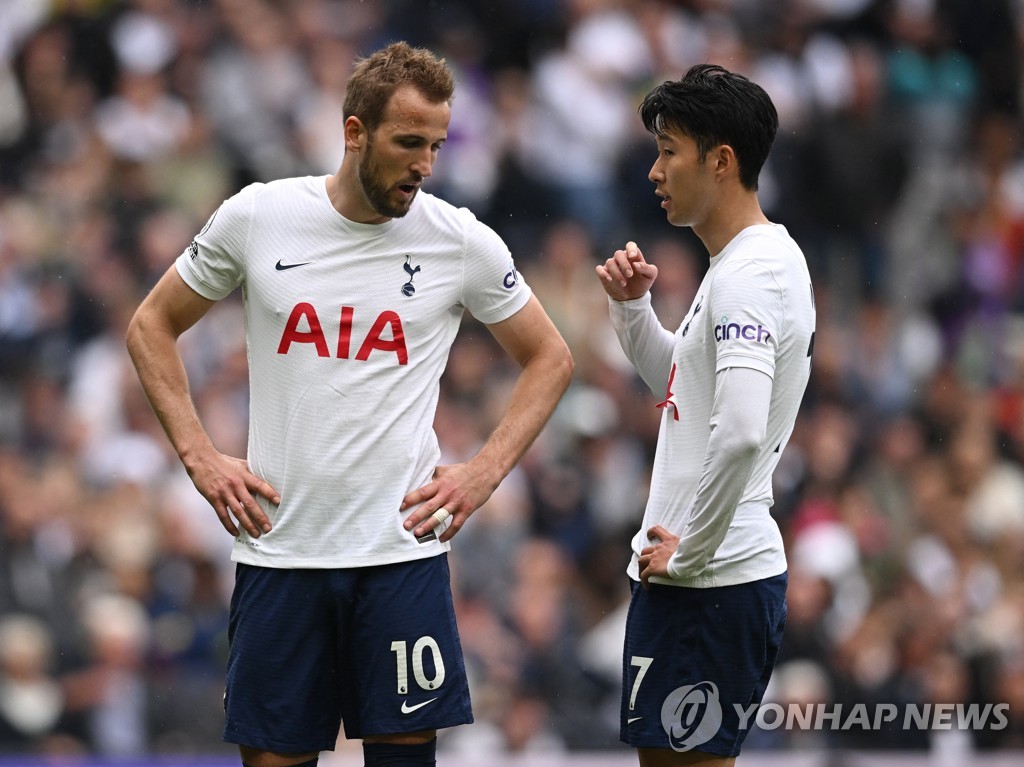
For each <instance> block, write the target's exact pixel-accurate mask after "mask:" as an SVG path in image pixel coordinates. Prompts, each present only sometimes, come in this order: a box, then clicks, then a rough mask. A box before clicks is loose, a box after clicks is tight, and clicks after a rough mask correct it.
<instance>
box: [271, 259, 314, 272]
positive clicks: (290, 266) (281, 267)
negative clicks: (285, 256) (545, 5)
mask: <svg viewBox="0 0 1024 767" xmlns="http://www.w3.org/2000/svg"><path fill="white" fill-rule="evenodd" d="M308 263H310V262H309V261H303V262H302V263H300V264H282V263H281V262H280V261H278V262H277V263H276V264H274V268H275V269H277V271H279V272H283V271H284V270H285V269H294V268H295V267H296V266H305V265H306V264H308Z"/></svg>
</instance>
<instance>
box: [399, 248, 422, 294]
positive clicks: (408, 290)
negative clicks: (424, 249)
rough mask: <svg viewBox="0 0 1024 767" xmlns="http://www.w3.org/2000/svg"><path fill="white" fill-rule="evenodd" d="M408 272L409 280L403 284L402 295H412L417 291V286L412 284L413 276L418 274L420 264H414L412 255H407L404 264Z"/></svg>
mask: <svg viewBox="0 0 1024 767" xmlns="http://www.w3.org/2000/svg"><path fill="white" fill-rule="evenodd" d="M403 267H404V269H405V271H406V273H407V274H408V275H409V281H408V282H407V283H405V284H404V285H403V286H402V295H405V296H411V295H412V294H413V293H415V292H416V286H415V285H413V284H412V281H413V278H414V277H415V276H416V272H418V271H419V270H420V266H419V264H417V265H416V266H415V267H414V266H413V265H412V256H409V255H407V256H406V257H405V264H404V265H403Z"/></svg>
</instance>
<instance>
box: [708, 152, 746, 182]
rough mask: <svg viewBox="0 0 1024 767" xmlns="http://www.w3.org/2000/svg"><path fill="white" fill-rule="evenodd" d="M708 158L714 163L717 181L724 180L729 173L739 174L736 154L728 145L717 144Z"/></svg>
mask: <svg viewBox="0 0 1024 767" xmlns="http://www.w3.org/2000/svg"><path fill="white" fill-rule="evenodd" d="M710 157H711V161H712V162H713V163H714V168H715V174H716V175H717V176H718V178H719V180H721V179H723V178H725V177H726V176H727V175H728V174H729V173H730V172H731V173H739V162H738V161H737V159H736V152H734V151H733V148H732V147H731V146H729V145H728V144H719V145H718V146H716V147H715V148H713V149H712V150H711V153H710Z"/></svg>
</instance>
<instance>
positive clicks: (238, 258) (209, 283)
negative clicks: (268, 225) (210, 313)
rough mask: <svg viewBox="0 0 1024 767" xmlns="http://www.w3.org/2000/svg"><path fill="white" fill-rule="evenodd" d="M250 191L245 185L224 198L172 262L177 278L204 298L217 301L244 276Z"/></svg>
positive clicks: (250, 210)
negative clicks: (176, 270)
mask: <svg viewBox="0 0 1024 767" xmlns="http://www.w3.org/2000/svg"><path fill="white" fill-rule="evenodd" d="M253 195H254V188H253V186H249V187H246V188H245V189H243V190H242V191H241V192H239V193H238V194H236V195H234V196H233V197H230V198H228V199H227V200H225V201H224V202H223V203H222V204H221V206H220V207H219V208H217V210H215V211H214V212H213V215H212V216H210V218H209V220H208V221H207V222H206V225H205V226H204V227H203V229H202V231H200V232H199V234H197V235H196V237H195V239H194V240H192V242H191V243H190V244H189V246H188V247H187V248H186V249H185V252H184V253H182V254H181V255H180V256H178V260H177V261H176V262H175V266H176V267H177V269H178V274H180V275H181V278H182V279H183V280H184V281H185V282H186V283H187V284H188V285H189V287H191V288H192V289H193V290H195V291H196V292H197V293H198V294H199V295H201V296H203V297H204V298H209V299H210V300H212V301H219V300H220V299H222V298H224V297H225V296H227V295H228V294H229V293H230V292H231V291H232V290H234V289H235V288H236V287H238V286H239V285H240V284H241V283H242V281H243V279H244V277H245V252H246V245H247V242H248V236H249V228H250V225H251V213H252V204H253Z"/></svg>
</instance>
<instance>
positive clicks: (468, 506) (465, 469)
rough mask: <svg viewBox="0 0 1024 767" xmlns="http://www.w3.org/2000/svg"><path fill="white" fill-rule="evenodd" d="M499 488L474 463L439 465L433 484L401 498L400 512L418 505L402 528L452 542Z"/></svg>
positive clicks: (417, 534) (417, 535)
mask: <svg viewBox="0 0 1024 767" xmlns="http://www.w3.org/2000/svg"><path fill="white" fill-rule="evenodd" d="M496 487H497V484H496V483H492V482H491V480H489V479H487V478H486V477H485V476H484V474H482V473H481V472H480V471H478V470H477V468H476V467H475V466H474V464H473V462H466V463H456V464H452V465H450V466H438V467H437V468H436V469H435V470H434V478H433V480H432V481H431V482H428V483H427V484H426V485H423V486H422V487H419V488H417V489H415V490H413V491H412V492H411V493H409V494H408V495H406V496H405V498H403V499H402V505H401V507H400V508H399V511H401V512H404V511H406V510H408V509H410V508H412V507H413V506H417V505H419V508H417V509H416V510H415V511H413V512H412V514H410V515H409V516H408V517H407V518H406V520H405V521H404V522H403V523H402V525H403V526H404V527H405V529H406V530H409V531H411V532H412V533H413V535H415V536H416V537H420V536H423V535H426V534H427V533H429V532H430V531H431V530H434V531H435V532H436V533H437V534H438V539H439V540H440V541H441V542H442V543H443V542H445V541H450V540H451V539H452V538H453V537H454V536H455V534H456V533H457V532H459V530H461V529H462V526H463V525H464V524H466V520H468V519H469V517H470V515H472V514H473V512H474V511H476V510H477V509H478V508H480V506H482V505H483V504H484V502H485V501H486V500H487V499H488V498H490V497H491V493H493V492H494V489H495V488H496ZM446 524H447V526H445V525H446Z"/></svg>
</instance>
